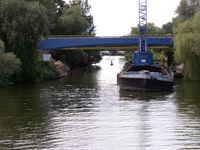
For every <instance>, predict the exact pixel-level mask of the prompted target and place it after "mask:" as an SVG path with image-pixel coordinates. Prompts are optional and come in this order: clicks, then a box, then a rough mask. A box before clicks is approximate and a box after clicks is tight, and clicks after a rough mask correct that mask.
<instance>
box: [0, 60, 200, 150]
mask: <svg viewBox="0 0 200 150" xmlns="http://www.w3.org/2000/svg"><path fill="white" fill-rule="evenodd" d="M111 60H112V61H113V63H114V65H113V66H111V65H110V62H111ZM123 64H124V58H123V57H121V56H116V57H112V56H105V57H104V58H103V60H102V61H101V62H100V63H99V64H96V65H94V66H93V67H91V68H90V69H87V70H85V71H84V72H82V73H80V72H74V73H73V75H71V76H69V77H67V78H62V79H59V80H54V81H48V82H43V83H39V84H23V85H15V86H8V87H3V88H1V89H0V149H9V150H10V149H14V150H16V149H20V150H21V149H52V150H54V149H56V150H64V149H66V150H133V149H136V150H138V149H141V150H143V149H151V150H155V149H169V150H178V149H200V109H199V108H200V90H199V88H200V84H199V83H196V82H183V81H181V80H176V83H175V88H174V91H173V92H170V93H151V92H150V93H144V92H125V91H120V90H119V87H118V85H117V84H116V75H117V73H118V72H119V71H120V69H121V68H122V65H123Z"/></svg>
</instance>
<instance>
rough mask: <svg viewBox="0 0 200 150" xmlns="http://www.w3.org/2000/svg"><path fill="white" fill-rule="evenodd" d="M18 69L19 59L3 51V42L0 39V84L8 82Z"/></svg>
mask: <svg viewBox="0 0 200 150" xmlns="http://www.w3.org/2000/svg"><path fill="white" fill-rule="evenodd" d="M19 69H20V60H19V59H18V58H16V56H15V55H14V54H13V53H5V48H4V43H3V42H2V41H1V40H0V85H2V84H4V83H5V82H8V81H9V79H10V76H11V75H13V74H14V73H16V72H17V71H19Z"/></svg>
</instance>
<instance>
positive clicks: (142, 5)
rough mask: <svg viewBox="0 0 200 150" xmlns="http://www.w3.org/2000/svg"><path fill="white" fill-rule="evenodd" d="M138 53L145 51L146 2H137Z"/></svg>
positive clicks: (141, 0)
mask: <svg viewBox="0 0 200 150" xmlns="http://www.w3.org/2000/svg"><path fill="white" fill-rule="evenodd" d="M138 28H139V36H140V42H139V51H140V52H146V51H147V39H146V37H147V33H148V29H147V0H139V27H138Z"/></svg>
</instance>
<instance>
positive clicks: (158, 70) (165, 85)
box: [117, 51, 174, 91]
mask: <svg viewBox="0 0 200 150" xmlns="http://www.w3.org/2000/svg"><path fill="white" fill-rule="evenodd" d="M117 83H118V85H119V86H120V89H122V90H142V91H169V90H172V89H173V85H174V84H173V83H174V72H173V71H172V69H168V68H166V67H164V66H163V65H161V64H156V63H154V62H153V54H152V53H151V52H139V51H137V52H135V53H134V55H133V59H132V60H131V61H129V62H127V63H126V64H125V65H124V68H123V70H122V71H121V72H120V73H118V75H117Z"/></svg>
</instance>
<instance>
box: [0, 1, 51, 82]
mask: <svg viewBox="0 0 200 150" xmlns="http://www.w3.org/2000/svg"><path fill="white" fill-rule="evenodd" d="M0 5H1V6H0V7H1V11H0V12H1V14H0V36H1V38H2V40H3V41H4V42H5V47H6V50H9V51H12V52H14V54H16V55H17V57H19V58H20V60H21V62H22V66H21V67H22V72H21V76H22V78H23V79H24V81H31V82H34V81H37V80H40V79H41V66H40V62H39V53H38V51H37V42H38V40H39V38H40V37H41V36H43V35H47V34H48V32H49V29H50V28H51V23H50V21H49V17H48V11H47V9H46V7H44V6H43V5H41V4H40V3H39V2H35V1H33V2H32V1H30V2H29V1H28V2H27V1H21V0H9V1H4V0H1V4H0Z"/></svg>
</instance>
